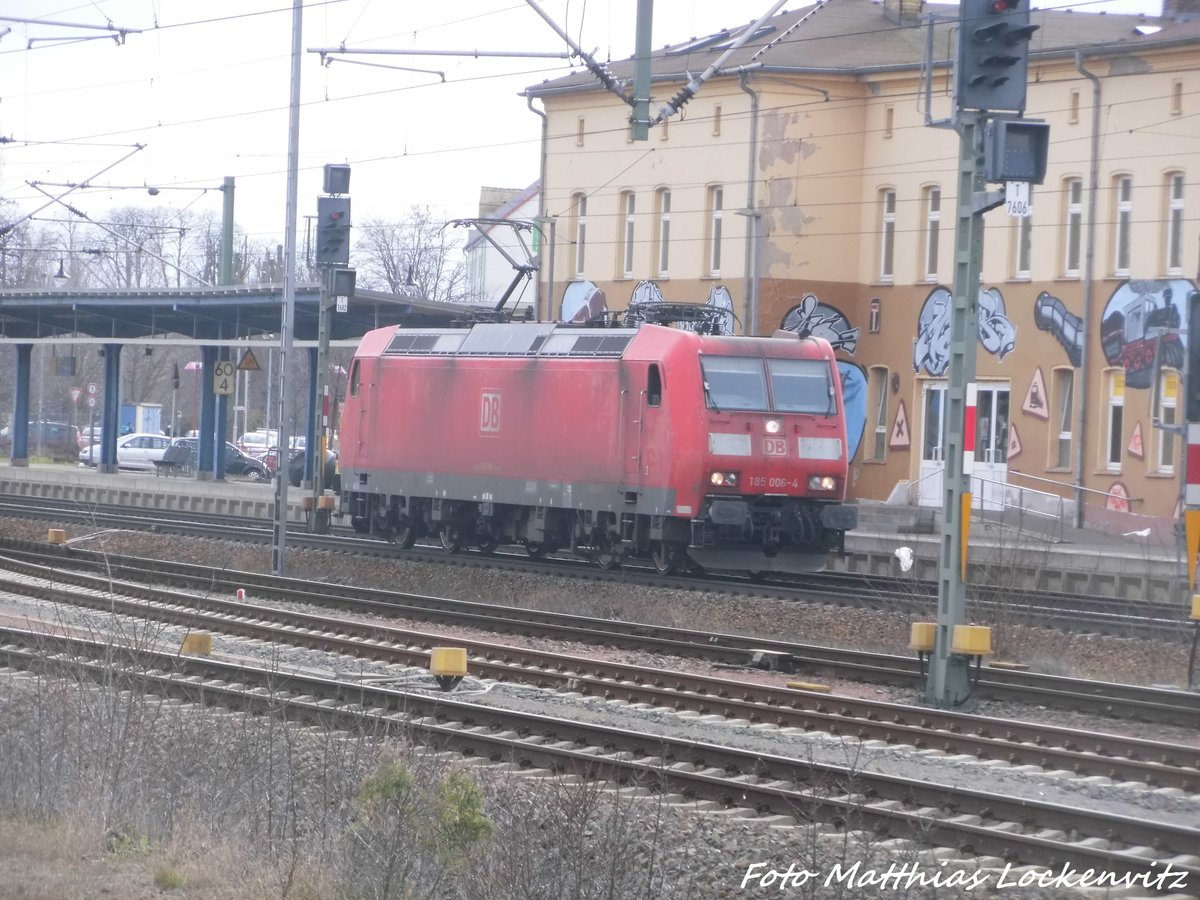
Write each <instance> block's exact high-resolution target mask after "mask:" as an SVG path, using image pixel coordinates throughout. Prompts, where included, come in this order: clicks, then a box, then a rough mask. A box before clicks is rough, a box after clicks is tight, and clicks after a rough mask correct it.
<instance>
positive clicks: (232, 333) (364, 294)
mask: <svg viewBox="0 0 1200 900" xmlns="http://www.w3.org/2000/svg"><path fill="white" fill-rule="evenodd" d="M295 297H296V307H295V320H294V327H293V331H292V336H293V338H295V339H296V340H300V341H313V340H316V339H317V314H318V306H319V297H320V292H319V288H318V287H317V286H316V285H303V286H297V287H296V290H295ZM480 309H481V307H476V306H469V305H467V304H462V303H437V302H434V301H431V300H424V299H421V298H418V297H416V296H415V295H412V296H410V295H404V294H389V293H385V292H382V291H368V290H359V291H356V292H355V294H354V296H353V297H351V298H349V300H348V302H347V304H346V310H345V311H344V312H334V313H333V314H332V316H331V321H332V330H331V334H330V338H331V339H332V340H335V341H336V340H346V339H354V338H358V337H361V336H362V335H363V334H365V333H366V332H368V331H370V330H372V329H374V328H381V327H383V326H385V325H405V326H408V327H437V326H441V327H445V326H448V325H454V324H456V323H457V322H459V321H461V320H464V319H467V318H469V317H470V316H471V314H472V313H475V312H478V311H479V310H480ZM282 319H283V285H281V284H262V285H238V286H234V287H215V288H138V289H119V290H99V289H96V290H78V289H69V290H53V289H50V290H36V291H25V290H6V291H0V340H3V341H5V342H9V343H11V342H12V341H14V340H17V341H19V340H29V341H36V340H38V339H46V338H58V337H65V336H68V335H74V336H87V337H93V338H101V339H105V340H111V341H112V342H113V343H121V342H123V341H128V340H139V339H140V340H145V339H148V338H155V337H159V338H165V337H173V336H176V335H179V336H183V337H185V338H192V339H194V340H195V341H196V342H197V343H204V342H205V341H210V340H230V339H238V338H245V337H260V336H263V335H271V334H279V332H280V330H281V326H282Z"/></svg>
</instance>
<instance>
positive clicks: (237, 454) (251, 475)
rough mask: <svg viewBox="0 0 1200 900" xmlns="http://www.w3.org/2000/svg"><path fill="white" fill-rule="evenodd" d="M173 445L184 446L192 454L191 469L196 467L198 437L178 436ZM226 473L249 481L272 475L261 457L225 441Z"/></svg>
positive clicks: (198, 449) (260, 479) (265, 478)
mask: <svg viewBox="0 0 1200 900" xmlns="http://www.w3.org/2000/svg"><path fill="white" fill-rule="evenodd" d="M171 446H173V447H183V448H185V449H186V450H188V452H189V453H190V454H191V469H192V470H193V471H194V470H195V468H196V458H197V457H198V456H199V455H200V440H199V439H198V438H178V439H177V440H176V441H175V442H174V443H173V444H172V445H171ZM225 474H226V475H233V476H236V477H241V478H245V479H247V480H249V481H266V480H267V479H268V478H270V477H271V473H270V472H268V471H267V466H266V464H265V463H263V461H262V460H260V459H255V458H254V457H253V456H249V455H247V454H245V453H243V452H242V451H241V450H239V449H238V448H237V447H235V446H234V445H233V444H231V443H229V442H228V441H226V442H225Z"/></svg>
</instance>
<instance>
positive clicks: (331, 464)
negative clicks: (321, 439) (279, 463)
mask: <svg viewBox="0 0 1200 900" xmlns="http://www.w3.org/2000/svg"><path fill="white" fill-rule="evenodd" d="M304 460H305V451H304V450H299V451H297V452H296V453H294V454H292V458H291V460H290V461H289V462H288V483H289V484H291V486H292V487H300V485H301V483H302V482H303V481H304ZM322 481H323V483H324V486H325V487H327V488H328V489H329V490H331V491H340V490H341V489H342V475H341V473H340V472H339V471H338V455H337V454H336V453H334V452H333V451H332V450H326V451H325V469H324V472H323V474H322Z"/></svg>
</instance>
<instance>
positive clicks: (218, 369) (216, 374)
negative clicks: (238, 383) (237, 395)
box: [213, 360, 236, 397]
mask: <svg viewBox="0 0 1200 900" xmlns="http://www.w3.org/2000/svg"><path fill="white" fill-rule="evenodd" d="M235 371H236V370H235V369H234V367H233V363H232V362H230V361H229V360H222V361H221V362H219V363H217V364H216V365H215V366H213V393H214V394H224V395H225V396H226V397H230V396H232V395H233V385H234V373H235Z"/></svg>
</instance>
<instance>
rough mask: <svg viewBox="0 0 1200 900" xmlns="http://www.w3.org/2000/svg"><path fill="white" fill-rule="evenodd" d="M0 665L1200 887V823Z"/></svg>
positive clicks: (266, 678) (259, 677) (15, 639)
mask: <svg viewBox="0 0 1200 900" xmlns="http://www.w3.org/2000/svg"><path fill="white" fill-rule="evenodd" d="M0 664H3V665H6V666H8V667H10V668H14V669H32V670H35V671H38V672H48V673H54V674H58V675H65V676H69V677H72V678H76V679H78V678H80V677H81V675H85V676H87V677H90V678H94V679H101V678H103V679H106V680H108V681H111V680H112V678H113V677H114V674H115V675H116V676H117V677H118V679H119V683H120V685H121V687H122V688H123V689H128V690H136V691H140V692H143V693H152V694H155V695H158V696H164V697H171V698H179V699H182V700H185V701H189V702H194V703H203V704H209V705H212V704H219V705H223V706H227V707H230V708H232V709H237V710H245V711H252V712H258V711H261V712H271V713H276V712H281V711H282V712H283V713H284V714H286V715H288V716H290V717H293V718H295V717H299V718H302V719H305V720H308V721H313V722H320V723H322V724H324V725H326V726H328V725H330V724H336V725H337V727H341V728H354V729H357V728H362V727H364V726H365V725H369V726H371V727H373V728H375V730H376V731H377V732H379V731H383V730H396V731H403V733H404V735H405V736H407V737H409V738H410V739H416V740H418V741H420V742H422V743H425V744H428V745H432V746H435V747H437V748H438V749H439V750H452V751H453V752H456V753H458V754H461V755H463V756H467V757H475V758H483V759H487V760H490V761H492V762H496V763H508V764H512V765H515V766H518V767H521V768H526V769H532V768H538V769H545V770H549V771H555V772H565V773H571V774H585V775H587V776H589V777H603V778H607V779H610V780H614V781H618V782H622V783H637V784H640V785H643V786H652V787H653V788H654V789H655V790H657V791H664V792H669V793H672V794H678V795H680V796H681V797H682V798H687V799H689V800H706V801H709V802H712V803H715V804H718V805H720V806H721V807H725V808H744V809H749V810H753V811H754V812H755V813H756V814H758V815H777V816H787V817H791V818H792V819H796V820H799V821H806V822H808V821H817V822H822V823H825V824H826V825H827V826H828V827H831V828H834V829H838V830H841V831H852V830H864V831H867V832H870V833H871V834H874V835H877V836H881V837H886V838H890V839H896V838H903V839H906V840H908V841H912V842H915V843H918V844H919V845H921V846H940V847H950V848H954V849H955V850H956V851H957V852H958V853H959V854H961V855H962V856H964V857H972V858H974V857H980V856H982V857H993V858H994V862H995V863H1000V862H1008V863H1011V864H1016V865H1038V866H1045V867H1050V868H1058V867H1060V866H1064V865H1067V866H1071V867H1074V868H1077V869H1086V868H1092V869H1099V870H1105V871H1111V872H1119V873H1128V874H1130V875H1133V876H1137V877H1141V878H1146V879H1152V878H1156V877H1159V876H1162V875H1163V874H1164V873H1166V874H1167V875H1168V876H1171V877H1174V878H1178V879H1179V881H1178V882H1175V881H1172V882H1171V883H1170V886H1171V887H1172V888H1173V889H1179V888H1180V887H1181V885H1185V884H1190V885H1200V857H1196V856H1195V855H1194V854H1195V851H1196V848H1197V847H1198V846H1200V829H1195V828H1191V827H1187V826H1183V825H1179V824H1173V823H1169V822H1164V821H1151V820H1148V819H1141V818H1136V817H1131V816H1127V815H1119V814H1114V813H1111V812H1100V811H1091V810H1085V809H1079V808H1076V807H1074V806H1068V805H1062V804H1055V803H1045V802H1039V801H1034V800H1030V799H1028V798H1020V799H1018V798H1013V797H1010V796H1007V795H1004V794H1001V793H994V792H988V791H983V790H975V789H969V788H962V787H955V786H950V785H947V784H938V783H935V782H931V781H928V780H919V779H913V778H905V777H900V776H897V775H889V774H884V773H879V772H873V771H869V770H866V769H854V768H851V767H847V766H838V765H831V764H829V763H823V762H814V761H813V760H812V759H805V760H800V759H795V758H790V757H786V756H779V755H770V754H764V753H762V752H761V751H756V750H754V751H751V750H745V749H740V748H738V747H732V746H725V745H722V744H717V743H712V742H701V741H696V740H691V739H681V738H677V737H674V736H671V735H666V734H652V733H646V732H633V731H630V730H628V729H622V728H613V727H608V726H604V725H598V724H595V723H586V722H580V721H578V720H576V719H574V718H569V717H568V718H563V717H559V716H549V715H545V714H537V713H530V712H524V711H519V710H512V709H502V708H498V707H495V706H484V705H480V704H478V703H475V702H471V701H469V700H463V699H457V698H449V697H446V696H444V695H437V694H431V693H429V692H424V691H419V690H406V689H399V688H395V687H387V686H379V685H373V684H370V683H367V682H364V681H362V680H356V681H353V682H351V681H347V680H345V679H337V678H328V677H322V676H318V675H315V674H310V673H307V672H304V671H288V672H286V673H284V672H280V671H278V670H276V669H272V668H270V667H262V666H254V665H247V664H244V663H233V662H229V661H225V660H217V659H211V658H205V657H184V656H179V655H177V654H173V653H162V652H157V651H154V650H152V649H148V648H145V647H137V646H135V647H129V646H121V647H115V646H114V645H113V644H112V643H110V642H107V641H95V640H89V639H83V638H76V637H70V636H66V635H58V634H47V633H45V632H35V631H30V630H28V629H0Z"/></svg>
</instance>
